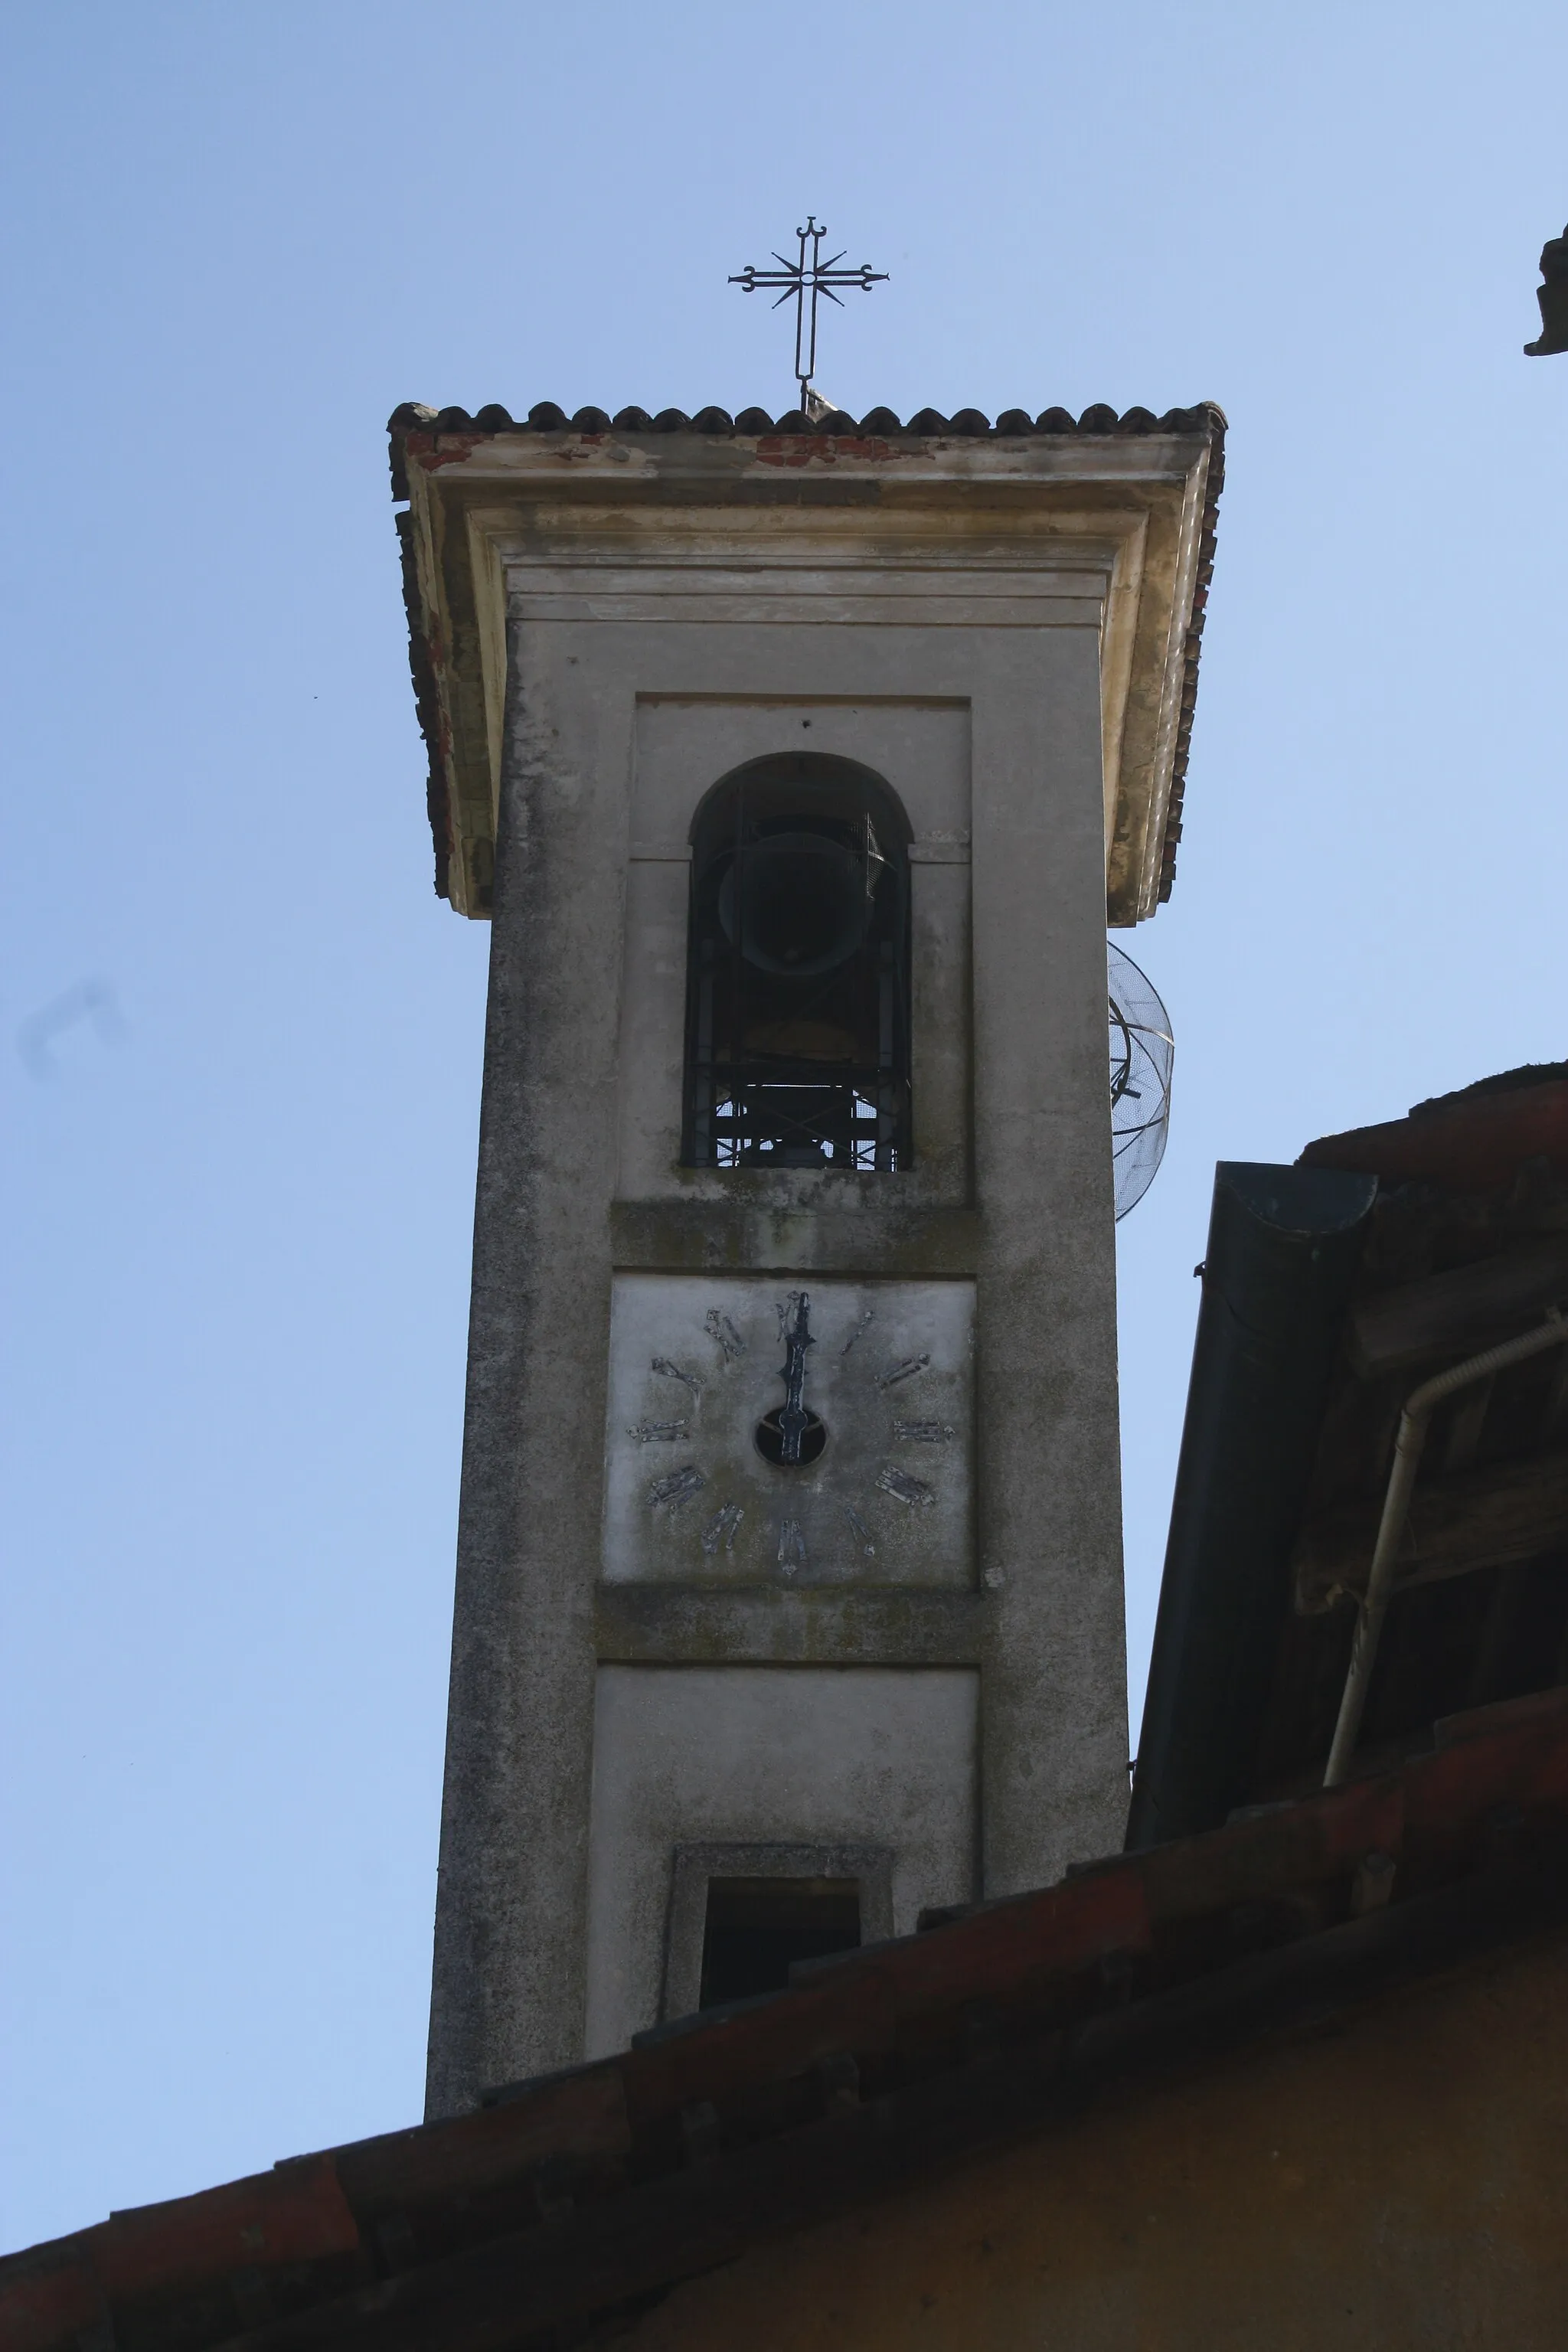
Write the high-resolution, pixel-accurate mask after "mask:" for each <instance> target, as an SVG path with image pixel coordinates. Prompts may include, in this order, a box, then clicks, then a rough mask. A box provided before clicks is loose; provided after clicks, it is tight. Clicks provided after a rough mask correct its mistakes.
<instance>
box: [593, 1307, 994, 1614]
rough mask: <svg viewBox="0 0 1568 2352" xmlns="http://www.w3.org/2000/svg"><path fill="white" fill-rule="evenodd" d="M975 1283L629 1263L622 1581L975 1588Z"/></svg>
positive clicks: (618, 1422)
mask: <svg viewBox="0 0 1568 2352" xmlns="http://www.w3.org/2000/svg"><path fill="white" fill-rule="evenodd" d="M973 1330H974V1286H973V1284H972V1283H967V1282H845V1281H833V1280H817V1281H813V1280H812V1279H811V1278H810V1277H809V1276H800V1277H773V1276H740V1277H730V1278H728V1279H721V1280H718V1281H710V1280H707V1279H705V1278H704V1277H702V1276H689V1275H618V1276H616V1280H615V1287H614V1294H613V1298H612V1304H611V1317H610V1383H609V1425H608V1430H607V1433H606V1445H605V1453H606V1474H607V1475H606V1498H605V1576H606V1578H608V1579H609V1580H612V1581H621V1580H643V1579H649V1580H659V1581H672V1582H679V1583H683V1584H692V1583H726V1584H729V1583H737V1582H739V1583H767V1584H773V1585H784V1586H800V1585H806V1584H823V1583H829V1584H843V1583H850V1582H855V1583H868V1584H958V1585H963V1584H967V1583H968V1582H969V1581H970V1580H971V1567H972V1556H973V1537H972V1531H971V1521H972V1502H971V1496H972V1484H973V1469H972V1464H973Z"/></svg>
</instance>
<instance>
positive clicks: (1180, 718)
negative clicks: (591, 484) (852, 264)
mask: <svg viewBox="0 0 1568 2352" xmlns="http://www.w3.org/2000/svg"><path fill="white" fill-rule="evenodd" d="M387 431H388V434H389V436H390V441H391V463H392V488H393V496H394V498H395V499H398V500H402V499H407V498H408V497H409V495H410V485H409V469H408V459H409V457H411V456H415V457H417V459H418V461H419V463H421V464H422V465H424V466H426V467H430V466H432V465H437V464H445V463H446V462H447V457H448V456H450V457H453V458H460V457H466V456H468V453H469V452H471V451H472V450H474V449H475V448H476V447H477V446H479V444H480V443H482V442H485V441H487V440H498V439H501V438H503V437H505V436H513V435H530V436H562V437H563V440H565V439H569V438H570V437H571V436H577V437H579V438H580V439H583V440H590V441H591V440H594V439H596V438H597V437H598V436H604V435H607V434H615V435H616V436H624V437H631V438H633V439H635V440H641V439H642V438H643V437H644V436H663V435H688V436H691V435H696V436H703V437H705V438H708V439H710V440H721V439H728V440H739V441H744V442H751V443H753V444H754V445H755V446H756V449H757V453H758V455H759V456H760V457H767V456H768V455H769V445H770V444H777V443H780V442H784V443H787V444H788V445H790V457H789V462H790V463H791V464H796V463H798V464H805V463H807V462H809V460H810V459H811V457H814V456H817V455H820V456H822V457H825V458H831V459H833V460H835V461H840V462H841V461H844V460H850V459H854V458H856V457H876V456H879V455H882V454H888V455H893V454H900V453H902V452H903V451H905V450H907V449H909V448H910V446H913V445H917V444H921V443H923V444H925V445H926V446H927V447H928V448H929V447H931V446H932V445H936V446H942V445H943V444H952V442H955V441H964V440H984V441H989V442H991V443H1007V442H1014V443H1016V442H1018V441H1021V440H1045V441H1057V442H1061V441H1064V440H1073V441H1080V442H1081V441H1089V442H1092V441H1095V440H1109V439H1122V440H1126V439H1137V438H1147V437H1152V436H1163V437H1164V438H1167V439H1172V438H1176V439H1183V440H1186V441H1189V442H1190V441H1192V440H1194V438H1195V439H1198V440H1200V441H1206V442H1207V444H1208V459H1207V467H1206V474H1205V491H1204V501H1203V514H1202V520H1201V528H1200V534H1199V545H1198V549H1197V565H1196V572H1195V577H1194V583H1193V592H1192V597H1191V604H1190V608H1189V610H1188V612H1187V614H1186V615H1185V627H1184V643H1183V647H1182V656H1183V676H1182V682H1181V690H1180V701H1179V710H1178V713H1177V719H1176V727H1175V737H1174V744H1173V758H1172V761H1171V766H1170V782H1169V787H1168V791H1167V793H1166V796H1165V803H1164V811H1163V833H1162V835H1161V837H1160V840H1159V855H1158V870H1157V877H1156V878H1155V882H1154V888H1153V892H1152V901H1157V903H1159V904H1162V905H1163V903H1164V901H1165V900H1166V899H1167V898H1169V897H1170V895H1171V888H1172V884H1173V880H1174V877H1175V870H1176V846H1177V844H1178V843H1179V841H1180V840H1181V836H1182V822H1183V815H1182V812H1183V803H1184V797H1185V792H1186V776H1187V759H1188V752H1189V749H1190V745H1191V741H1192V730H1193V713H1194V707H1195V704H1196V700H1197V684H1198V654H1199V648H1200V645H1201V642H1202V637H1203V629H1204V616H1205V611H1206V608H1207V604H1208V591H1209V583H1210V581H1211V579H1212V578H1213V574H1214V557H1215V526H1216V519H1217V515H1218V509H1219V495H1220V491H1221V488H1222V487H1223V485H1224V481H1225V436H1226V415H1225V412H1224V410H1223V409H1222V408H1220V407H1218V406H1217V405H1216V404H1215V402H1213V401H1200V402H1199V403H1198V404H1196V405H1195V406H1194V407H1191V408H1170V409H1167V410H1166V411H1165V412H1164V414H1163V415H1160V416H1156V415H1154V414H1153V412H1152V410H1151V409H1147V408H1139V407H1133V408H1128V409H1124V410H1122V411H1121V412H1120V413H1119V412H1118V411H1117V410H1116V409H1114V408H1112V407H1110V406H1109V405H1108V404H1106V403H1105V402H1103V401H1100V402H1096V403H1095V404H1093V405H1091V406H1090V407H1088V408H1086V409H1084V410H1083V411H1082V412H1081V414H1080V415H1077V416H1074V415H1073V414H1072V413H1071V411H1070V410H1068V409H1066V408H1047V409H1043V410H1041V411H1040V412H1039V413H1038V414H1037V415H1031V413H1030V412H1029V411H1028V410H1027V409H1024V408H1008V409H1004V410H1003V411H1002V412H1001V414H1000V415H998V416H997V417H996V418H995V420H994V422H993V420H992V419H991V418H989V417H988V416H986V415H984V412H983V411H982V410H980V409H978V408H961V409H959V410H957V411H956V412H955V413H954V414H953V415H951V416H946V415H942V413H941V412H940V411H939V410H937V409H934V408H921V409H919V410H917V411H916V412H915V414H914V415H911V416H910V417H909V418H908V419H907V420H900V417H899V416H898V415H897V414H896V412H895V411H894V410H892V409H890V408H873V409H869V410H868V412H867V413H866V415H864V416H861V417H858V418H857V417H852V416H850V415H848V414H847V412H845V411H843V410H839V409H829V410H828V411H827V412H826V414H825V415H816V416H808V415H806V414H805V411H804V410H801V409H791V410H788V411H786V412H785V413H784V415H780V416H772V415H769V413H768V412H767V410H766V409H763V408H743V409H742V410H741V411H740V412H739V414H738V415H731V414H730V412H729V410H728V409H724V408H719V407H707V408H700V409H699V410H698V411H697V412H696V414H695V415H688V414H687V413H686V411H685V410H684V409H679V408H664V409H660V410H659V411H658V414H657V415H649V413H648V412H647V409H643V408H637V407H627V408H621V409H617V410H616V412H615V414H614V415H612V414H611V413H610V412H609V411H608V410H607V409H604V408H594V407H587V408H579V409H577V410H576V411H575V412H574V414H573V415H567V413H566V411H565V410H564V409H563V408H561V407H558V406H557V404H555V403H554V402H553V401H549V400H546V401H540V402H537V403H536V404H534V406H533V407H531V409H529V411H528V413H527V415H524V416H521V417H514V416H512V415H511V414H510V411H509V410H508V409H506V408H503V407H502V406H501V405H500V403H499V402H491V403H489V404H488V405H487V406H485V407H483V408H480V409H479V410H478V411H477V412H476V413H474V414H470V413H469V411H468V409H466V408H459V407H447V408H429V407H425V406H422V405H421V404H418V403H417V402H415V401H405V402H403V403H402V404H401V405H400V406H398V407H397V408H395V409H394V410H393V412H392V415H391V417H390V418H389V419H388V423H387ZM442 445H446V446H442ZM403 538H404V596H405V604H406V606H407V611H408V626H409V665H410V668H411V669H412V672H413V677H414V692H415V701H416V708H417V711H418V716H419V725H420V730H421V733H422V734H423V736H424V739H425V744H426V752H427V755H428V759H429V773H428V782H427V788H426V801H427V807H428V813H429V818H430V829H431V835H432V838H433V842H434V846H435V853H436V889H437V895H438V896H440V897H442V898H447V897H450V898H452V899H453V903H454V904H456V905H466V903H467V883H466V878H465V879H464V880H461V881H459V880H458V877H456V876H454V875H453V873H452V871H451V869H452V867H453V863H454V856H455V853H456V851H457V835H458V831H459V827H458V824H457V822H456V815H455V812H454V810H453V808H452V806H451V792H450V786H449V782H448V773H447V768H448V755H449V753H450V751H451V741H450V724H449V715H448V714H447V713H446V712H444V710H443V709H442V703H441V697H440V694H439V691H438V688H437V667H438V664H437V659H436V649H435V648H434V647H433V646H432V644H431V642H430V638H429V631H428V626H427V614H426V608H425V602H424V599H423V597H422V595H421V592H420V585H419V581H418V578H417V567H416V562H415V559H414V554H413V550H412V544H411V539H410V534H409V532H408V531H407V530H404V532H403ZM455 882H456V884H457V887H453V885H454V883H455ZM481 910H482V906H476V907H475V908H470V909H469V911H481ZM1142 911H1152V903H1151V904H1150V905H1149V906H1148V907H1147V908H1144V909H1142ZM1110 919H1112V920H1114V921H1119V922H1121V921H1130V920H1132V919H1136V917H1135V916H1134V915H1131V914H1129V913H1128V912H1127V911H1126V909H1125V908H1120V907H1116V906H1113V907H1112V908H1111V909H1110Z"/></svg>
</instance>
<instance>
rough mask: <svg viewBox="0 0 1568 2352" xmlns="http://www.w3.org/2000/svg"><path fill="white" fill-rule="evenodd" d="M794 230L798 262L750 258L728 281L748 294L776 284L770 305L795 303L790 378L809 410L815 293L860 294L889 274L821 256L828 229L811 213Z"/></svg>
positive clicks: (779, 255)
mask: <svg viewBox="0 0 1568 2352" xmlns="http://www.w3.org/2000/svg"><path fill="white" fill-rule="evenodd" d="M795 235H796V236H798V237H799V239H800V258H799V260H798V261H786V260H785V259H784V255H783V254H782V253H775V254H774V256H773V259H774V260H775V261H776V262H777V263H778V268H776V269H759V268H756V266H755V264H754V263H752V262H748V263H747V264H746V267H745V268H744V269H742V271H741V272H740V274H739V276H738V277H732V278H731V280H730V283H731V286H739V287H741V288H742V289H744V291H745V292H746V293H748V294H754V293H755V292H756V290H757V289H758V287H759V286H766V287H773V286H780V287H782V288H783V289H784V291H783V292H782V293H781V294H780V296H779V298H778V300H777V301H776V302H775V303H774V304H773V309H774V310H778V309H779V308H780V307H781V305H782V304H784V303H785V302H793V303H794V304H795V380H796V382H797V383H799V385H800V404H801V406H802V408H803V409H805V412H806V414H807V415H810V413H811V401H812V397H813V395H812V390H811V379H812V377H813V376H814V375H815V374H816V304H817V298H818V296H819V295H823V294H826V297H827V299H828V300H829V301H830V302H837V301H838V296H837V294H836V293H835V291H834V289H835V287H837V286H858V288H859V289H860V291H861V293H862V294H868V293H869V292H870V291H871V289H872V287H873V286H879V285H882V284H884V283H885V281H886V279H887V276H888V273H887V271H886V270H885V269H873V268H872V267H871V265H870V263H869V262H868V261H863V262H862V263H861V264H860V267H859V268H858V269H840V268H839V267H838V265H839V263H840V262H841V261H842V260H843V258H844V256H843V254H842V253H836V254H835V255H834V256H833V257H832V259H831V260H830V261H824V260H823V258H822V240H823V238H824V237H825V236H826V235H827V231H826V227H824V228H818V226H817V225H816V218H815V216H814V215H812V214H810V213H807V215H806V216H805V227H804V228H797V229H796V231H795ZM807 245H809V246H810V247H811V258H810V260H809V262H808V261H807V259H806V253H805V248H806V247H807ZM808 297H809V308H808V302H807V298H808ZM840 308H842V305H840Z"/></svg>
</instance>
